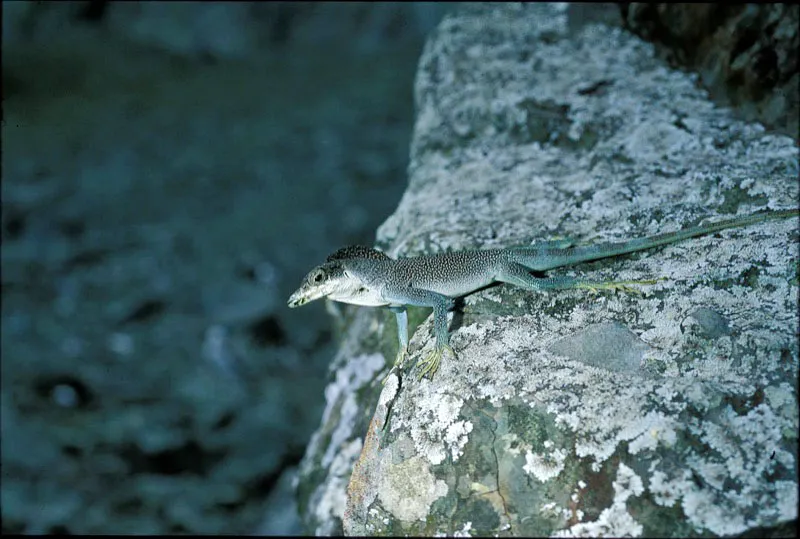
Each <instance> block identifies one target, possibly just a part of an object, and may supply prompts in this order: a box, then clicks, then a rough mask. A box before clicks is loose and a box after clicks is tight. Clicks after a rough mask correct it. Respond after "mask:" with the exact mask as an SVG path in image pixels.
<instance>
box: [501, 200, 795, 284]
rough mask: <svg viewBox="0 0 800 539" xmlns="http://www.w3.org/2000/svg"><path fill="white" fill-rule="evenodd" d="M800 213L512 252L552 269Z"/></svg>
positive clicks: (542, 268)
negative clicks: (582, 244) (612, 240)
mask: <svg viewBox="0 0 800 539" xmlns="http://www.w3.org/2000/svg"><path fill="white" fill-rule="evenodd" d="M799 215H800V210H798V209H791V210H779V211H767V212H760V213H753V214H750V215H744V216H741V217H734V218H733V219H726V220H724V221H718V222H716V223H709V224H706V225H700V226H696V227H691V228H687V229H684V230H677V231H675V232H666V233H664V234H657V235H655V236H649V237H646V238H636V239H632V240H629V241H622V242H619V243H602V244H598V245H587V246H584V247H581V246H578V247H573V248H568V249H550V248H547V247H545V248H544V249H543V248H542V247H537V246H531V247H529V248H524V249H514V250H513V255H512V256H513V258H514V261H515V262H519V263H520V264H522V265H524V266H526V267H528V268H529V269H531V270H534V271H545V270H548V269H553V268H558V267H563V266H568V265H572V264H577V263H580V262H590V261H592V260H599V259H601V258H608V257H611V256H617V255H623V254H627V253H633V252H636V251H642V250H645V249H651V248H653V247H660V246H662V245H668V244H670V243H675V242H679V241H682V240H686V239H689V238H696V237H698V236H705V235H707V234H713V233H714V232H719V231H720V230H725V229H727V228H737V227H742V226H748V225H752V224H756V223H761V222H764V221H771V220H774V219H787V218H789V217H797V216H799Z"/></svg>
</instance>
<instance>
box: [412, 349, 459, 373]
mask: <svg viewBox="0 0 800 539" xmlns="http://www.w3.org/2000/svg"><path fill="white" fill-rule="evenodd" d="M445 352H447V353H448V354H450V355H451V356H452V357H455V356H456V353H455V352H454V351H453V349H452V348H450V346H449V345H447V344H445V345H444V346H442V347H439V346H436V347H434V349H433V350H432V351H431V353H430V354H428V355H427V356H426V357H425V359H424V360H422V362H421V363H420V367H421V368H422V370H421V371H420V373H419V376H418V377H417V379H418V380H422V377H423V376H427V377H428V378H430V379H433V375H434V374H436V371H438V370H439V363H441V361H442V356H443V355H444V354H445Z"/></svg>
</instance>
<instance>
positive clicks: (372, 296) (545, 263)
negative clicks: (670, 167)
mask: <svg viewBox="0 0 800 539" xmlns="http://www.w3.org/2000/svg"><path fill="white" fill-rule="evenodd" d="M798 215H800V210H798V209H790V210H777V211H765V212H758V213H753V214H749V215H744V216H738V217H734V218H731V219H727V220H723V221H718V222H714V223H710V224H706V225H700V226H695V227H691V228H686V229H683V230H677V231H674V232H666V233H662V234H657V235H654V236H647V237H640V238H636V239H630V240H627V241H620V242H608V243H597V244H589V245H582V246H576V245H575V244H574V242H573V241H571V240H550V241H545V242H542V243H538V244H532V245H530V246H522V247H520V246H515V247H506V248H500V249H477V250H465V251H452V252H443V253H439V254H433V255H424V256H417V257H409V258H396V259H394V258H391V257H389V256H388V255H386V254H385V253H383V252H381V251H378V250H376V249H373V248H371V247H366V246H363V245H355V246H349V247H344V248H341V249H339V250H338V251H336V252H334V253H333V254H331V255H330V256H328V258H327V259H326V260H325V262H324V263H323V264H321V265H319V266H317V267H315V268H314V269H312V270H311V271H310V272H309V273H308V274H307V275H306V276H305V278H304V279H303V281H302V284H301V285H300V287H299V288H298V289H297V290H296V291H295V292H294V293H293V294H292V295H291V297H290V298H289V300H288V306H289V307H290V308H295V307H300V306H301V305H305V304H306V303H309V302H311V301H314V300H317V299H320V298H323V297H327V298H329V299H331V300H334V301H339V302H342V303H349V304H354V305H361V306H374V307H378V306H388V307H389V309H390V310H392V311H393V312H394V314H395V316H396V320H397V336H398V340H399V350H398V353H397V358H396V360H395V363H394V367H393V369H394V368H396V367H399V366H400V365H402V363H403V361H404V359H405V357H406V356H407V354H408V316H407V313H406V308H407V306H422V307H432V308H433V326H434V336H435V339H436V342H435V345H434V348H433V350H432V351H431V352H430V353H429V354H428V355H427V356H426V358H425V359H424V360H423V362H422V363H421V371H420V374H419V378H420V379H422V377H423V376H426V375H428V376H429V378H432V377H433V375H434V374H435V373H436V371H437V369H438V368H439V364H440V361H441V359H442V357H443V356H444V355H445V354H448V355H452V356H453V357H455V352H454V351H453V349H452V348H451V347H450V344H449V334H448V328H447V312H448V311H450V310H452V309H453V308H454V307H455V299H456V298H459V297H463V296H466V295H468V294H471V293H473V292H475V291H477V290H481V289H483V288H485V287H487V286H489V285H491V284H493V283H496V282H503V283H509V284H512V285H515V286H518V287H521V288H523V289H526V290H535V291H548V290H564V289H571V288H573V289H574V288H582V289H588V290H589V291H591V292H595V293H596V292H598V291H599V290H603V289H609V290H621V291H624V292H628V293H638V291H637V290H636V289H634V288H631V287H630V286H629V285H632V284H638V285H642V284H645V285H646V284H653V283H655V282H656V280H641V281H593V280H587V279H581V278H574V277H565V276H553V277H549V276H546V275H544V272H546V271H548V270H552V269H555V268H560V267H565V266H572V265H575V264H579V263H582V262H592V261H595V260H600V259H603V258H610V257H615V256H620V255H624V254H628V253H633V252H636V251H643V250H646V249H652V248H655V247H660V246H663V245H668V244H672V243H676V242H680V241H683V240H687V239H690V238H695V237H698V236H704V235H708V234H712V233H715V232H718V231H721V230H724V229H728V228H736V227H743V226H748V225H753V224H757V223H761V222H764V221H769V220H773V219H785V218H789V217H797V216H798ZM390 372H391V371H390Z"/></svg>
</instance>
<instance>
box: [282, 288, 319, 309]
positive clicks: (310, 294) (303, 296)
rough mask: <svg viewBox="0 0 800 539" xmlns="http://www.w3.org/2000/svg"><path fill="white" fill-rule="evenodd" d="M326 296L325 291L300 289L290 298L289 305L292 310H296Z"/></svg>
mask: <svg viewBox="0 0 800 539" xmlns="http://www.w3.org/2000/svg"><path fill="white" fill-rule="evenodd" d="M323 296H325V292H324V291H323V290H319V289H317V290H314V289H308V288H305V287H301V288H298V289H297V290H295V292H294V294H292V295H291V296H289V301H288V302H287V305H288V306H289V308H290V309H294V308H296V307H301V306H303V305H305V304H306V303H310V302H312V301H314V300H317V299H319V298H321V297H323Z"/></svg>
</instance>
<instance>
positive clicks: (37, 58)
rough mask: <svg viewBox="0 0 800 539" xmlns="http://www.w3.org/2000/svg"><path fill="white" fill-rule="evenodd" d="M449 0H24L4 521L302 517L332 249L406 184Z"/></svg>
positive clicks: (127, 526) (291, 522) (288, 525)
mask: <svg viewBox="0 0 800 539" xmlns="http://www.w3.org/2000/svg"><path fill="white" fill-rule="evenodd" d="M447 8H449V5H446V4H430V3H421V2H411V3H376V4H372V3H327V4H312V3H297V2H270V3H241V4H239V3H188V2H180V3H177V2H176V3H167V2H124V3H115V2H52V3H50V2H3V4H2V11H3V13H2V15H3V37H2V60H3V63H2V77H3V80H2V82H3V126H2V141H3V146H2V150H3V152H2V179H3V181H2V242H3V243H2V298H3V302H2V337H3V338H2V437H0V439H1V440H2V500H1V504H0V505H2V517H3V524H2V529H3V532H4V533H8V532H24V533H48V532H50V533H170V532H200V533H299V532H300V531H301V528H300V527H299V526H300V525H299V521H298V519H297V515H296V510H295V508H294V499H293V495H292V485H291V482H292V474H293V470H294V468H295V466H296V464H297V463H298V462H299V460H300V459H301V457H302V455H303V450H304V448H305V445H306V443H307V441H308V439H309V437H310V435H311V433H312V432H313V430H314V429H315V428H316V427H317V425H318V424H319V422H320V417H321V414H322V409H323V406H324V404H325V392H324V388H325V383H326V375H327V366H328V363H329V361H330V358H331V357H332V355H333V353H334V350H335V342H334V340H335V339H334V336H333V335H332V333H331V323H330V319H329V317H328V316H327V315H326V313H325V308H324V305H323V304H322V303H319V304H314V305H313V306H309V307H306V308H304V309H299V310H289V309H287V308H286V299H287V297H288V296H289V294H290V293H291V292H292V291H293V290H294V288H296V287H297V285H299V283H300V280H301V278H302V277H303V275H304V274H305V273H306V272H307V271H308V270H309V269H310V268H311V266H313V265H315V264H317V263H319V262H321V261H322V260H323V259H324V258H325V256H326V255H327V254H329V252H330V251H332V250H334V249H336V248H338V247H340V246H343V245H346V244H351V243H363V244H368V245H371V244H372V243H373V242H374V232H375V229H376V228H377V226H378V225H379V224H380V223H381V222H382V221H383V220H384V219H385V218H386V217H387V216H388V215H389V214H390V213H391V212H392V211H393V210H394V208H395V206H396V205H397V203H398V201H399V199H400V196H401V195H402V193H403V190H404V188H405V183H406V174H405V173H406V166H407V156H408V148H409V137H410V133H411V127H412V123H413V118H414V114H413V98H412V93H413V77H414V71H415V67H416V61H417V59H418V57H419V55H420V53H421V50H422V46H423V43H424V39H425V36H426V34H427V33H428V32H429V31H430V30H431V29H433V28H434V27H435V26H436V24H437V23H438V22H439V20H440V19H441V17H442V15H443V13H444V12H445V10H446V9H447Z"/></svg>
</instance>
